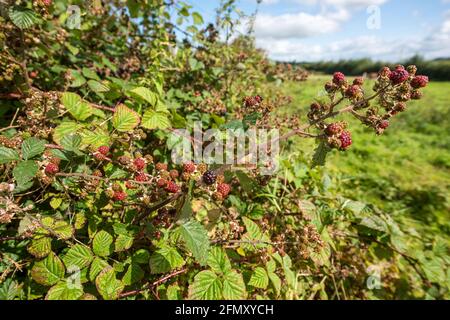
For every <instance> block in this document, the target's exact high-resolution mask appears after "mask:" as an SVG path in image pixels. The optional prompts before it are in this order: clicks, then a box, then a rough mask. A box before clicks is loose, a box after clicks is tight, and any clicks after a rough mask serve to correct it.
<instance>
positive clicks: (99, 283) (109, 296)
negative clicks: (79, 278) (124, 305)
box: [95, 267, 125, 300]
mask: <svg viewBox="0 0 450 320" xmlns="http://www.w3.org/2000/svg"><path fill="white" fill-rule="evenodd" d="M95 286H96V288H97V291H98V292H99V293H100V295H101V296H102V297H103V299H105V300H116V299H118V298H119V296H120V293H121V292H122V291H123V289H124V287H125V286H124V285H123V283H122V281H120V280H117V279H116V273H115V272H114V269H113V268H111V267H106V268H105V269H104V270H103V271H102V272H100V274H99V275H98V276H97V278H96V279H95Z"/></svg>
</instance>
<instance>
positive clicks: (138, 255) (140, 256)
mask: <svg viewBox="0 0 450 320" xmlns="http://www.w3.org/2000/svg"><path fill="white" fill-rule="evenodd" d="M149 259H150V253H149V252H148V251H147V250H146V249H139V250H138V251H136V252H135V253H133V255H132V256H131V260H132V261H133V262H136V263H141V264H144V263H148V262H149Z"/></svg>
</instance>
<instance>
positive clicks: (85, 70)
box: [81, 68, 100, 81]
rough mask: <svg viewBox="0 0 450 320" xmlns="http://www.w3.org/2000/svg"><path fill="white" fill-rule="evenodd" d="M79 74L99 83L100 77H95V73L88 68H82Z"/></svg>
mask: <svg viewBox="0 0 450 320" xmlns="http://www.w3.org/2000/svg"><path fill="white" fill-rule="evenodd" d="M81 72H82V73H83V76H85V77H86V78H88V79H93V80H98V81H100V77H99V76H98V75H97V73H96V72H95V71H94V70H92V69H89V68H83V69H82V70H81Z"/></svg>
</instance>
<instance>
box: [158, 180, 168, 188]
mask: <svg viewBox="0 0 450 320" xmlns="http://www.w3.org/2000/svg"><path fill="white" fill-rule="evenodd" d="M156 184H157V185H158V187H160V188H165V187H166V186H167V180H166V179H163V178H160V179H158V181H157V182H156Z"/></svg>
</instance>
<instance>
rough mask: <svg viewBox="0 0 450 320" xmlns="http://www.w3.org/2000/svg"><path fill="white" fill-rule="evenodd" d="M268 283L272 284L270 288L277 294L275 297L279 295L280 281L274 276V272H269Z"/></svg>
mask: <svg viewBox="0 0 450 320" xmlns="http://www.w3.org/2000/svg"><path fill="white" fill-rule="evenodd" d="M268 276H269V279H270V282H271V283H272V286H273V287H274V289H275V292H276V293H277V296H278V295H280V292H281V279H280V277H279V276H278V275H277V274H275V272H269V273H268Z"/></svg>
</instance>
